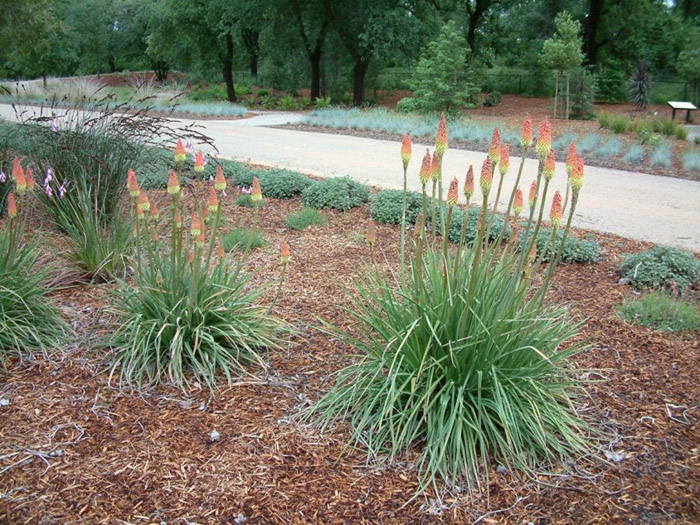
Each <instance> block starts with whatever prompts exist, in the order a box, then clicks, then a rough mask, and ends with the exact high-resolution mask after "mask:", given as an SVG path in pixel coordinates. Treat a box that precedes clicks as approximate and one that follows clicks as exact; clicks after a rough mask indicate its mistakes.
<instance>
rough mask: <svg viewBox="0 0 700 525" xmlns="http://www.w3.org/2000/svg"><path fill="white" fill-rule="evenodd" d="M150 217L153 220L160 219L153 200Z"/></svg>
mask: <svg viewBox="0 0 700 525" xmlns="http://www.w3.org/2000/svg"><path fill="white" fill-rule="evenodd" d="M151 219H153V220H154V221H157V220H158V219H160V212H159V211H158V206H156V203H155V202H152V203H151Z"/></svg>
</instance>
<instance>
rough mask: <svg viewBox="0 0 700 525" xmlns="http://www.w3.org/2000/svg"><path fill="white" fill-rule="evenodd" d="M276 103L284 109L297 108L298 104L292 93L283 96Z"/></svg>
mask: <svg viewBox="0 0 700 525" xmlns="http://www.w3.org/2000/svg"><path fill="white" fill-rule="evenodd" d="M277 104H278V106H279V108H280V109H283V110H285V111H291V110H295V109H299V106H298V104H297V102H296V100H294V97H293V96H292V95H289V94H287V95H285V96H283V97H282V98H281V99H280V100H279V102H278V103H277Z"/></svg>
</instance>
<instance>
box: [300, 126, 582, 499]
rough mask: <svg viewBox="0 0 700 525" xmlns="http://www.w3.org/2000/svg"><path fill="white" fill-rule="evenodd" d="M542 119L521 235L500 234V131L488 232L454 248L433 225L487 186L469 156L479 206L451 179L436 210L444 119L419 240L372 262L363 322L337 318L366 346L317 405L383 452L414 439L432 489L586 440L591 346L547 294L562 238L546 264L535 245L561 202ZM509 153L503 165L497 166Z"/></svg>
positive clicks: (506, 217) (528, 462) (563, 453)
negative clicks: (395, 261) (583, 381)
mask: <svg viewBox="0 0 700 525" xmlns="http://www.w3.org/2000/svg"><path fill="white" fill-rule="evenodd" d="M441 128H442V126H441ZM540 129H541V130H544V133H541V137H542V139H541V142H540V141H538V144H537V146H538V147H537V150H538V154H539V158H540V168H539V170H538V175H537V179H536V180H535V181H534V182H533V184H532V188H533V190H532V191H533V194H532V195H531V197H530V210H529V216H528V217H525V218H524V219H523V220H522V222H521V223H518V222H517V216H518V215H519V214H520V212H521V211H522V208H523V195H522V191H521V190H520V189H519V182H520V178H521V175H522V170H523V165H524V157H525V155H526V154H527V151H528V149H529V148H531V147H532V146H533V141H532V123H531V121H530V120H529V119H528V120H527V121H526V122H525V125H524V129H523V135H522V136H523V139H522V142H521V146H522V148H523V150H524V155H523V158H521V161H520V166H519V169H518V173H517V176H516V177H517V178H516V183H515V188H514V190H513V192H512V194H511V196H510V199H509V203H508V206H507V208H506V210H505V211H504V212H503V221H504V222H505V223H506V224H509V223H510V224H511V226H512V228H511V229H512V231H513V232H514V234H513V235H512V236H511V240H510V241H508V242H507V243H506V242H504V241H505V231H506V228H501V230H500V231H499V232H498V233H497V234H496V235H493V232H492V231H491V228H492V227H493V224H494V216H495V214H496V202H497V200H494V201H493V202H491V204H489V194H490V192H491V184H492V180H493V175H494V172H495V170H496V168H499V174H500V177H501V180H500V181H499V184H498V188H499V190H500V188H501V183H502V179H503V178H505V177H508V176H509V173H508V172H509V167H510V158H509V153H508V149H507V148H504V147H503V146H502V145H501V144H500V137H499V136H498V133H494V139H493V144H494V145H493V147H492V148H491V151H490V155H489V156H488V157H487V158H486V159H485V161H484V165H483V167H482V170H481V177H480V187H481V197H482V203H481V207H480V208H478V209H479V214H480V217H479V221H478V225H479V226H478V232H477V235H476V239H475V240H474V241H473V242H472V243H467V241H466V238H465V237H466V236H465V234H464V232H462V236H461V239H460V242H459V243H458V244H457V246H456V248H455V247H450V246H448V243H447V239H446V238H445V239H442V240H441V239H440V238H439V236H436V234H435V230H437V229H438V228H433V229H432V232H429V231H427V230H426V226H425V222H426V220H425V218H426V217H429V216H430V217H434V220H435V221H436V222H437V221H439V226H440V228H439V230H438V231H442V232H445V231H449V230H450V227H451V226H452V224H451V222H452V221H454V216H455V215H456V214H457V213H456V212H457V211H459V212H460V214H461V215H463V216H464V215H466V214H467V212H468V211H469V204H470V200H471V198H472V196H474V195H475V194H474V175H473V170H472V169H471V168H470V169H469V171H468V176H467V181H466V183H465V186H464V188H465V190H464V195H465V196H466V197H467V210H465V211H462V210H460V207H461V206H460V204H459V203H458V199H459V195H458V194H459V192H458V191H457V183H456V182H455V181H454V180H453V181H452V182H451V183H450V190H449V192H448V195H447V202H446V203H445V204H443V205H441V206H438V207H437V213H438V215H437V216H436V213H435V212H433V213H430V210H429V209H428V208H429V206H428V191H431V193H433V192H434V191H435V187H436V186H437V188H438V195H439V198H440V200H442V199H441V193H442V192H441V191H440V189H441V187H442V184H441V182H442V181H441V178H442V154H447V153H446V149H447V135H446V132H445V131H444V130H442V129H441V130H440V133H439V138H438V148H439V149H440V152H441V154H440V155H438V156H437V158H438V162H439V165H438V167H437V170H436V171H437V173H438V180H437V181H435V183H434V185H433V187H432V188H430V189H428V187H427V186H428V181H429V177H428V175H427V173H428V167H427V166H428V163H429V162H431V155H430V152H427V153H426V154H425V157H424V161H423V168H421V173H420V177H421V183H422V188H423V210H422V213H421V214H420V215H419V216H418V220H417V223H416V232H415V237H414V240H413V242H412V245H411V246H406V247H404V246H401V253H402V254H403V253H405V254H406V257H405V259H401V260H400V265H401V267H400V269H399V271H392V270H386V269H384V268H383V267H381V266H380V265H377V264H372V265H370V266H369V267H368V268H367V269H366V270H365V271H364V272H363V276H362V278H360V279H358V280H357V281H356V284H355V286H354V288H353V289H351V290H350V291H349V295H350V298H351V305H350V306H349V307H347V309H346V313H347V316H349V317H351V318H352V319H353V321H354V323H353V327H352V329H351V330H349V331H348V330H345V329H342V328H340V327H338V326H335V325H332V324H326V328H327V330H328V331H329V332H330V333H332V334H333V335H335V336H336V337H338V338H339V339H341V340H342V341H344V342H345V343H347V344H349V345H351V346H352V347H353V349H354V350H355V351H356V353H357V359H356V361H355V362H354V363H352V364H351V365H349V366H348V367H346V368H344V369H343V370H341V371H340V372H339V373H338V376H337V380H336V382H335V384H334V386H333V387H332V389H331V390H330V391H329V392H328V393H327V394H326V395H325V396H323V397H322V398H321V399H320V400H319V401H317V402H316V403H315V404H314V405H313V406H312V407H311V408H310V409H309V411H308V412H307V413H306V416H307V418H310V419H311V420H312V421H315V422H316V423H318V424H319V425H320V426H321V427H322V428H327V427H328V426H330V425H332V424H334V423H338V422H343V421H344V422H348V423H349V424H350V428H351V433H352V439H353V441H354V442H355V443H356V444H359V445H361V446H363V447H365V448H366V450H367V451H368V453H369V454H370V455H371V456H373V457H385V458H395V457H397V456H401V455H404V454H405V453H406V452H408V451H414V452H415V453H416V454H417V457H418V459H417V466H418V470H419V476H420V480H421V483H420V490H423V489H425V488H427V487H429V486H431V485H433V484H435V483H436V482H437V481H438V480H444V481H445V482H447V483H448V484H451V485H457V484H460V485H461V484H462V483H463V482H465V481H466V483H467V484H469V486H474V485H476V486H481V485H482V484H483V481H484V478H485V476H486V477H487V475H488V470H489V466H490V465H491V464H492V462H496V463H498V464H500V465H504V466H506V467H507V468H508V469H517V470H519V471H522V472H524V473H525V474H527V475H529V476H535V475H536V473H537V472H539V471H540V470H541V469H546V468H547V467H552V466H555V465H561V464H562V463H563V462H565V461H566V460H567V459H568V458H571V457H572V456H575V455H577V454H579V453H584V452H585V451H586V450H587V449H588V443H587V439H586V433H587V430H588V427H587V425H586V424H585V423H584V422H583V421H582V420H581V418H580V417H579V415H578V413H577V410H576V401H577V397H578V396H579V395H580V394H581V393H582V392H581V388H580V385H579V384H578V382H577V379H576V377H577V371H576V369H575V367H574V366H573V364H572V361H571V357H572V356H574V355H575V354H577V353H578V352H580V351H582V350H583V349H584V347H583V346H582V344H581V343H578V342H575V341H577V340H578V339H574V338H575V336H576V335H577V334H578V331H579V328H580V324H578V323H576V322H572V321H571V320H570V319H569V316H568V314H567V310H566V308H564V307H560V306H556V305H550V304H548V303H547V302H546V301H545V295H546V291H547V289H548V287H549V284H550V282H551V278H552V273H553V271H554V269H555V267H556V265H557V263H558V262H559V259H560V258H561V250H559V251H558V252H556V253H555V254H554V255H552V256H550V262H549V264H546V268H541V265H542V264H543V263H544V261H543V260H542V258H541V256H540V254H538V251H537V244H536V239H537V235H538V231H539V230H540V227H541V224H542V221H543V219H542V217H543V214H544V209H545V206H546V205H548V204H550V203H548V202H547V199H546V190H547V187H548V185H549V181H550V180H551V178H552V176H554V173H553V171H552V172H551V173H550V168H552V166H553V164H552V162H553V156H551V155H550V151H551V142H548V141H549V140H550V139H549V137H550V136H551V135H550V134H551V126H550V125H549V123H548V122H545V123H543V125H542V126H541V127H540ZM405 142H406V141H404V144H405ZM504 149H505V152H504ZM504 153H505V154H504ZM404 158H405V157H402V160H403V159H404ZM501 160H502V161H503V162H504V164H505V165H504V166H499V162H500V161H501ZM404 162H405V160H404ZM545 163H546V164H547V168H548V169H547V173H544V167H545ZM404 165H405V164H404ZM430 166H431V168H432V164H430ZM577 168H579V170H578V171H577V173H576V177H578V178H577V179H576V181H577V184H576V185H575V186H572V188H571V203H570V208H569V209H568V218H567V220H566V221H565V223H564V221H563V220H562V214H563V210H562V197H561V195H560V194H559V193H557V194H556V196H555V199H554V205H553V206H551V204H550V214H551V217H552V219H553V220H552V225H551V226H552V235H557V237H554V238H557V239H558V238H560V237H558V235H561V238H562V241H561V242H560V244H558V246H563V245H564V244H565V242H566V237H567V235H568V232H569V229H570V224H571V217H572V216H573V213H574V210H575V208H576V204H577V202H578V195H579V192H580V190H581V186H582V184H579V183H582V182H583V178H582V177H583V166H582V163H581V164H580V165H579V166H577ZM510 176H512V175H510ZM543 177H544V178H545V181H544V183H542V181H541V179H542V178H543ZM432 180H435V179H432ZM477 191H478V190H477ZM497 191H498V190H497ZM404 202H405V200H404ZM433 202H434V201H433ZM477 204H478V203H477ZM430 207H432V205H431V206H430ZM472 210H474V208H472ZM513 211H515V216H514V215H513ZM563 223H564V224H563ZM404 227H405V224H402V229H403V228H404ZM562 232H563V234H562ZM402 242H403V241H402ZM373 244H374V242H372V243H370V248H372V247H373ZM519 246H522V248H521V249H519ZM550 252H551V250H550ZM540 270H541V271H540ZM344 324H346V323H344ZM485 486H486V487H488V483H486V484H485Z"/></svg>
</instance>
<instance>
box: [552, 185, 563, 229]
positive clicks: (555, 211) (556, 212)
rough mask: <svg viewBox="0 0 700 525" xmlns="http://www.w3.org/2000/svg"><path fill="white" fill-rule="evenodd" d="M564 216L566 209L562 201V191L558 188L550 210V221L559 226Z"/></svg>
mask: <svg viewBox="0 0 700 525" xmlns="http://www.w3.org/2000/svg"><path fill="white" fill-rule="evenodd" d="M563 216H564V209H563V207H562V203H561V193H559V191H558V190H557V191H556V192H555V193H554V198H553V199H552V208H551V209H550V210H549V222H551V223H552V226H554V227H556V228H558V227H559V226H560V225H561V218H562V217H563Z"/></svg>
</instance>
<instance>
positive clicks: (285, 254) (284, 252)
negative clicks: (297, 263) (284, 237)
mask: <svg viewBox="0 0 700 525" xmlns="http://www.w3.org/2000/svg"><path fill="white" fill-rule="evenodd" d="M291 258H292V253H291V251H290V249H289V244H287V243H286V242H285V243H284V244H283V245H282V249H281V250H280V259H281V260H282V264H288V263H289V259H291Z"/></svg>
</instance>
